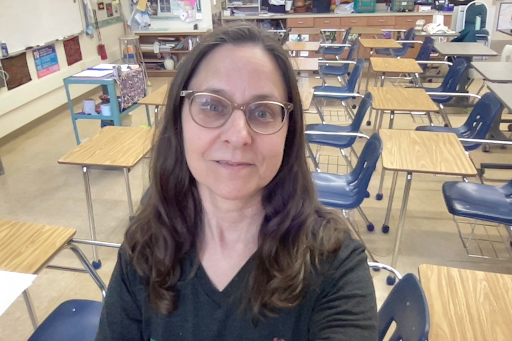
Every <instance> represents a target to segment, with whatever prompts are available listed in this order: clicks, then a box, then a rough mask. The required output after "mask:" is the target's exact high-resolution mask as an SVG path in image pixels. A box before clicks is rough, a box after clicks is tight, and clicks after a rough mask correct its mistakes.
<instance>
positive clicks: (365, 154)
mask: <svg viewBox="0 0 512 341" xmlns="http://www.w3.org/2000/svg"><path fill="white" fill-rule="evenodd" d="M381 152H382V140H381V138H380V136H379V135H378V134H373V135H372V136H371V137H370V139H369V140H368V141H367V142H366V144H365V145H364V147H363V150H362V152H361V155H360V156H359V158H358V160H357V164H356V165H355V167H354V170H353V171H351V172H350V173H348V174H344V175H340V174H331V173H320V172H314V173H312V176H313V182H314V184H315V187H316V191H317V195H318V200H319V201H320V202H321V203H322V204H323V205H325V206H327V207H332V208H337V209H341V210H353V209H357V210H358V212H359V213H360V214H361V216H362V217H363V219H365V223H366V227H367V229H368V231H373V230H374V225H373V224H372V223H371V222H369V221H368V219H367V218H366V215H365V214H364V212H363V210H362V209H361V207H360V205H361V203H362V202H363V200H364V199H365V198H366V197H367V192H368V185H369V183H370V180H371V178H372V175H373V172H374V171H375V168H376V167H377V161H378V160H379V157H380V154H381ZM352 230H354V231H355V232H356V233H357V229H355V228H353V226H352ZM357 234H358V233H357ZM358 235H359V234H358ZM359 237H360V236H359ZM360 239H361V238H360Z"/></svg>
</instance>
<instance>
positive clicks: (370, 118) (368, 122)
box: [366, 75, 379, 126]
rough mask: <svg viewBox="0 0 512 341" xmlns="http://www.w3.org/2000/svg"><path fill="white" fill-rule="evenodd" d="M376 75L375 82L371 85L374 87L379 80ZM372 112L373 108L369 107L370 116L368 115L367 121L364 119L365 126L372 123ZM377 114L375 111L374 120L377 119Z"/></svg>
mask: <svg viewBox="0 0 512 341" xmlns="http://www.w3.org/2000/svg"><path fill="white" fill-rule="evenodd" d="M377 76H378V75H376V76H375V82H374V83H373V86H374V87H375V88H376V87H377V83H378V82H379V78H378V77H377ZM372 113H373V108H370V116H369V117H368V121H366V125H367V126H371V125H372ZM377 116H378V113H375V120H377Z"/></svg>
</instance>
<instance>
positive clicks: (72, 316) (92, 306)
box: [28, 300, 103, 341]
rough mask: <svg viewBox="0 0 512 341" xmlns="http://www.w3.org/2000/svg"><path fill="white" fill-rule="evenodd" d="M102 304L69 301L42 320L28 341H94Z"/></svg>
mask: <svg viewBox="0 0 512 341" xmlns="http://www.w3.org/2000/svg"><path fill="white" fill-rule="evenodd" d="M102 307H103V303H101V302H97V301H90V300H70V301H66V302H64V303H62V304H61V305H59V306H58V307H57V309H55V310H54V311H53V312H52V313H51V314H50V315H49V316H48V317H47V318H46V320H44V322H43V323H41V325H39V327H38V328H37V330H36V331H35V332H34V334H32V336H31V337H30V338H29V339H28V341H48V340H52V341H94V339H95V337H96V333H97V332H98V327H99V322H100V315H101V308H102Z"/></svg>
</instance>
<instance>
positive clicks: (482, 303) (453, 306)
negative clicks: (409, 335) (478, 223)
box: [419, 264, 512, 341]
mask: <svg viewBox="0 0 512 341" xmlns="http://www.w3.org/2000/svg"><path fill="white" fill-rule="evenodd" d="M419 277H420V281H421V286H422V287H423V290H424V291H425V296H426V297H427V302H428V306H429V310H430V333H429V336H428V339H429V341H444V340H450V341H468V340H496V341H497V340H510V338H511V335H510V333H511V329H510V328H511V325H512V275H503V274H497V273H490V272H483V271H473V270H463V269H457V268H448V267H445V266H436V265H428V264H422V265H420V267H419Z"/></svg>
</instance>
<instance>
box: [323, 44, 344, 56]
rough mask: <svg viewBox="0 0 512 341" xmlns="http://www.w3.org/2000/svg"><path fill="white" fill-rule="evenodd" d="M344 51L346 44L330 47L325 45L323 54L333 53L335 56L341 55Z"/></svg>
mask: <svg viewBox="0 0 512 341" xmlns="http://www.w3.org/2000/svg"><path fill="white" fill-rule="evenodd" d="M343 51H345V47H344V46H338V47H336V46H328V47H324V48H323V50H322V54H323V55H324V56H326V55H333V56H339V55H340V54H342V53H343Z"/></svg>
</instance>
